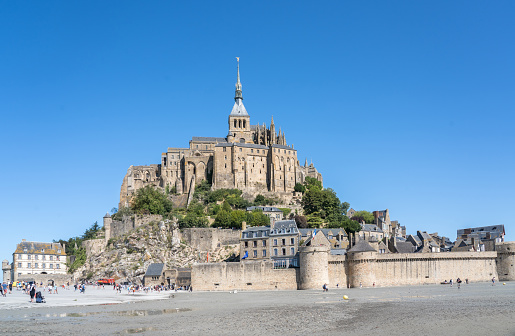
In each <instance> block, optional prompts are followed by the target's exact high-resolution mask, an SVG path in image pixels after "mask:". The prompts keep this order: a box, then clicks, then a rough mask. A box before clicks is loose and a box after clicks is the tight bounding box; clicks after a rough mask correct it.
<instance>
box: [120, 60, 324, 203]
mask: <svg viewBox="0 0 515 336" xmlns="http://www.w3.org/2000/svg"><path fill="white" fill-rule="evenodd" d="M234 100H235V102H234V106H233V108H232V111H231V113H230V114H229V118H228V123H229V125H228V126H229V128H228V133H227V136H225V137H219V138H216V137H193V138H192V139H191V140H190V143H189V148H175V147H170V148H168V150H167V151H166V153H162V155H161V163H160V164H153V165H149V166H131V167H130V168H129V169H128V170H127V174H126V175H125V177H124V179H123V183H122V187H121V191H120V207H123V206H128V205H129V202H130V199H131V197H132V195H133V194H134V192H135V191H136V190H138V189H139V188H142V187H144V186H146V185H153V186H156V187H161V188H166V187H168V188H169V190H174V191H175V192H176V193H177V194H191V193H192V192H193V190H194V188H195V185H198V184H200V183H201V182H202V181H203V180H207V181H208V182H210V183H211V184H212V187H213V189H221V188H231V189H232V188H236V189H240V190H242V191H243V192H244V193H247V194H249V195H256V194H258V193H263V194H266V193H268V192H272V193H274V195H276V196H279V198H281V199H283V200H284V201H288V199H291V197H292V196H293V193H294V187H295V184H296V183H302V182H304V180H305V178H306V176H309V177H313V178H316V179H317V180H319V181H322V175H321V174H320V173H319V172H318V171H317V169H316V168H315V167H314V166H313V164H310V165H308V163H307V160H306V161H305V163H304V165H300V164H299V160H298V158H297V150H296V149H294V148H293V145H291V146H288V145H287V143H286V135H285V133H284V132H282V130H281V129H280V128H279V131H278V132H277V130H276V126H275V124H274V119H273V117H272V120H271V123H270V127H267V126H266V124H262V125H259V124H257V125H251V123H250V115H249V114H248V113H247V110H246V109H245V106H244V105H243V95H242V85H241V82H240V67H239V60H238V67H237V82H236V94H235V97H234Z"/></svg>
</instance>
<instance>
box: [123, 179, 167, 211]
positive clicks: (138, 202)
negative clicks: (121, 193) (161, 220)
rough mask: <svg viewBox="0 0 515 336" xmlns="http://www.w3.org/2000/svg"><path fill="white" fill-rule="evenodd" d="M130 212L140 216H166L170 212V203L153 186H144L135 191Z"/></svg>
mask: <svg viewBox="0 0 515 336" xmlns="http://www.w3.org/2000/svg"><path fill="white" fill-rule="evenodd" d="M132 210H133V211H134V212H136V213H140V214H152V215H166V214H168V213H169V212H170V211H172V201H170V200H169V199H168V197H167V196H166V195H165V194H164V193H162V192H161V191H160V190H158V189H157V188H155V187H153V186H150V185H148V186H145V187H143V188H140V189H138V190H137V191H136V196H135V197H134V200H133V204H132Z"/></svg>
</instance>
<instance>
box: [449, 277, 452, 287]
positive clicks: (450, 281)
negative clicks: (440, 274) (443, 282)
mask: <svg viewBox="0 0 515 336" xmlns="http://www.w3.org/2000/svg"><path fill="white" fill-rule="evenodd" d="M449 283H450V284H451V287H452V279H451V280H449Z"/></svg>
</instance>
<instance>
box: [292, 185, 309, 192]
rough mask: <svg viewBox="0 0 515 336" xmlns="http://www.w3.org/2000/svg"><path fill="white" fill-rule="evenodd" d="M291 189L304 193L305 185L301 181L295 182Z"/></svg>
mask: <svg viewBox="0 0 515 336" xmlns="http://www.w3.org/2000/svg"><path fill="white" fill-rule="evenodd" d="M293 190H295V191H296V192H301V193H305V192H306V187H305V186H304V185H303V184H301V183H295V187H293Z"/></svg>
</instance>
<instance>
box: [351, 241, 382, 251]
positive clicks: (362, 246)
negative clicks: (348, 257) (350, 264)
mask: <svg viewBox="0 0 515 336" xmlns="http://www.w3.org/2000/svg"><path fill="white" fill-rule="evenodd" d="M359 252H377V251H376V250H375V249H374V248H373V247H372V246H370V245H369V244H368V243H367V242H366V241H365V240H359V241H358V242H357V243H356V245H354V246H353V247H352V248H351V249H350V250H348V251H347V253H359Z"/></svg>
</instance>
